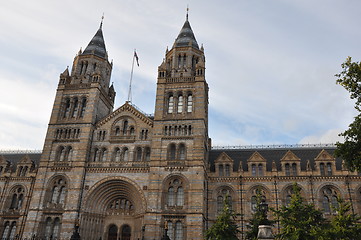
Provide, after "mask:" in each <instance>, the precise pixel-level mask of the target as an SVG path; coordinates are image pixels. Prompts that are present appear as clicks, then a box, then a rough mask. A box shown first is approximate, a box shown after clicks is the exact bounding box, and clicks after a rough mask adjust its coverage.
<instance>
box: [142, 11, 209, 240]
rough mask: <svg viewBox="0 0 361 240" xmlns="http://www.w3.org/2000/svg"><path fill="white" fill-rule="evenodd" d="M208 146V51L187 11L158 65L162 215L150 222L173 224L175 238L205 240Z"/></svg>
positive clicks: (153, 190)
mask: <svg viewBox="0 0 361 240" xmlns="http://www.w3.org/2000/svg"><path fill="white" fill-rule="evenodd" d="M208 148H209V138H208V84H207V82H206V79H205V57H204V49H203V46H202V47H201V48H200V47H199V45H198V43H197V41H196V38H195V36H194V33H193V31H192V28H191V25H190V23H189V21H188V13H187V16H186V21H185V23H184V25H183V27H182V28H181V30H180V33H179V35H178V37H177V38H176V40H175V42H174V44H173V46H172V48H171V49H170V50H168V48H167V50H166V53H165V58H164V60H163V62H162V63H161V65H160V66H159V67H158V81H157V93H156V102H155V114H154V128H153V135H152V155H151V162H150V176H149V178H150V180H149V189H148V191H149V196H150V197H149V208H150V209H157V210H158V216H157V218H156V219H157V220H156V221H157V222H154V221H153V222H152V221H148V224H150V225H153V228H150V229H154V228H156V227H157V226H158V228H159V226H167V227H164V230H163V231H165V229H166V228H168V235H172V236H173V238H176V236H179V235H182V236H184V239H202V236H201V235H199V233H202V232H203V230H204V226H205V218H206V216H205V214H204V213H205V212H206V211H205V209H206V204H205V202H206V188H207V186H206V183H205V177H206V176H205V173H206V159H207V155H208V151H209V149H208ZM153 219H154V216H153ZM149 234H150V235H149V236H152V235H154V236H156V235H155V234H156V233H152V232H151V231H150V232H149ZM163 234H164V233H163ZM156 237H158V236H156Z"/></svg>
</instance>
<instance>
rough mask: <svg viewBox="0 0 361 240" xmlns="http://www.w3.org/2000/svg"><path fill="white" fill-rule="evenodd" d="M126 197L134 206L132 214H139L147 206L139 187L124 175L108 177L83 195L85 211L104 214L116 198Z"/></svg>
mask: <svg viewBox="0 0 361 240" xmlns="http://www.w3.org/2000/svg"><path fill="white" fill-rule="evenodd" d="M119 198H126V199H128V200H129V201H130V202H131V203H132V204H133V206H134V214H141V213H144V212H145V209H146V208H147V202H146V199H145V196H144V194H143V191H142V190H141V188H140V187H139V186H138V185H137V184H136V183H135V182H133V181H132V180H130V179H129V178H126V177H110V178H106V179H103V180H101V181H99V182H98V183H96V184H95V185H94V186H93V187H92V188H91V189H90V190H89V193H88V194H87V196H86V197H85V202H84V205H83V208H84V211H85V212H93V213H100V214H104V213H105V211H106V210H107V208H108V206H109V205H110V204H111V202H113V201H114V200H116V199H119Z"/></svg>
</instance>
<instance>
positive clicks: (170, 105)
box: [168, 96, 174, 113]
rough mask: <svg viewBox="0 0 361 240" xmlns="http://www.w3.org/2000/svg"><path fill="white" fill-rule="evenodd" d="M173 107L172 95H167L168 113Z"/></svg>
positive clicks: (171, 111)
mask: <svg viewBox="0 0 361 240" xmlns="http://www.w3.org/2000/svg"><path fill="white" fill-rule="evenodd" d="M173 109H174V97H173V96H169V98H168V113H173Z"/></svg>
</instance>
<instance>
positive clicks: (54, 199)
mask: <svg viewBox="0 0 361 240" xmlns="http://www.w3.org/2000/svg"><path fill="white" fill-rule="evenodd" d="M66 186H67V185H66V181H65V180H64V179H63V178H60V179H57V180H55V181H54V182H53V184H52V186H51V196H50V199H49V202H50V203H54V204H64V202H65V196H66V192H67V188H66Z"/></svg>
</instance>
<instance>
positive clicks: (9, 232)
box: [1, 221, 16, 240]
mask: <svg viewBox="0 0 361 240" xmlns="http://www.w3.org/2000/svg"><path fill="white" fill-rule="evenodd" d="M15 234H16V222H15V221H13V222H10V221H6V222H5V224H4V232H3V234H2V237H1V239H4V240H5V239H15Z"/></svg>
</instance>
